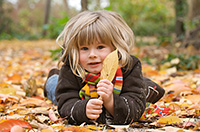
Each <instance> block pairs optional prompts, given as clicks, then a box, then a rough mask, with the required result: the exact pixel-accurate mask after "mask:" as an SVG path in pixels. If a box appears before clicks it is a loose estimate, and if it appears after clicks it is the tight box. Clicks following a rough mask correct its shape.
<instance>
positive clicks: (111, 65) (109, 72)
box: [101, 49, 119, 81]
mask: <svg viewBox="0 0 200 132" xmlns="http://www.w3.org/2000/svg"><path fill="white" fill-rule="evenodd" d="M118 63H119V60H118V50H117V49H116V50H115V51H113V52H111V53H110V54H109V55H107V56H106V58H105V59H104V62H103V68H102V71H101V79H108V80H109V81H112V80H113V78H114V76H115V74H116V71H117V67H118Z"/></svg>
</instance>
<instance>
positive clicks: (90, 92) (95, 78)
mask: <svg viewBox="0 0 200 132" xmlns="http://www.w3.org/2000/svg"><path fill="white" fill-rule="evenodd" d="M99 81H100V74H97V75H95V74H90V73H88V74H87V75H86V78H85V82H86V83H87V84H86V85H85V86H84V87H83V88H82V89H81V90H80V91H79V96H80V98H81V99H82V100H84V99H89V98H98V94H97V88H96V85H97V83H98V82H99ZM112 83H113V85H114V88H113V93H116V94H120V93H121V89H122V84H123V75H122V71H121V68H120V67H118V69H117V72H116V74H115V77H114V79H113V81H112Z"/></svg>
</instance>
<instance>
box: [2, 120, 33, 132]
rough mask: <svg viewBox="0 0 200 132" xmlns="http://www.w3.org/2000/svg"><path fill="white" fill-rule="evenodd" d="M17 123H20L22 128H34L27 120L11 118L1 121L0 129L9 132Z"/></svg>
mask: <svg viewBox="0 0 200 132" xmlns="http://www.w3.org/2000/svg"><path fill="white" fill-rule="evenodd" d="M16 125H18V126H20V127H22V128H28V129H32V127H31V125H30V124H29V123H28V122H26V121H22V120H16V119H9V120H5V121H3V122H1V123H0V131H1V132H9V131H10V130H11V128H12V127H13V126H16Z"/></svg>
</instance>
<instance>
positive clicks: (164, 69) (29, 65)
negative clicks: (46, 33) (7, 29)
mask: <svg viewBox="0 0 200 132" xmlns="http://www.w3.org/2000/svg"><path fill="white" fill-rule="evenodd" d="M58 48H59V46H58V45H57V44H56V42H55V40H38V41H19V40H12V41H6V40H4V41H0V131H3V130H5V131H10V130H11V129H12V131H15V130H18V132H23V131H29V132H32V131H42V132H53V131H60V132H62V131H77V132H80V131H88V132H90V131H103V132H107V131H109V132H111V131H117V132H122V131H131V132H143V131H144V132H145V131H148V132H152V131H156V132H158V131H170V132H187V131H200V66H199V68H197V69H194V70H185V71H178V70H177V68H176V67H169V65H172V63H178V62H177V61H180V60H179V59H174V60H173V61H171V63H170V64H169V63H165V64H162V65H161V64H159V65H158V62H159V61H160V60H161V59H162V58H163V57H165V56H166V55H167V54H169V50H168V49H166V48H158V47H156V46H155V45H154V46H144V47H141V48H135V49H134V50H133V54H134V55H136V56H137V57H138V58H142V57H146V56H149V57H151V58H152V59H151V62H153V64H154V65H149V64H147V63H146V62H142V63H143V65H142V68H143V73H144V76H146V77H149V78H151V79H152V80H154V81H155V82H157V83H158V84H159V85H161V86H162V87H163V88H164V89H165V91H166V93H165V95H164V97H163V98H162V99H161V100H160V101H159V102H157V103H156V104H151V105H150V106H148V107H147V110H146V113H145V116H143V118H141V120H140V121H139V122H134V123H131V124H129V125H121V126H116V125H114V126H107V125H104V124H102V125H100V124H98V125H97V124H96V125H95V124H94V125H86V124H82V125H81V126H70V125H68V124H67V121H66V120H64V119H61V118H60V117H59V115H58V112H57V110H56V106H55V105H53V104H52V103H51V101H49V100H48V99H46V98H45V97H44V95H43V85H44V82H45V80H46V77H47V75H48V72H49V70H50V69H51V68H52V67H55V66H56V64H57V61H53V60H52V57H51V55H52V54H51V52H50V50H56V49H58ZM190 52H193V50H191V49H190ZM158 106H159V108H160V110H161V112H162V113H165V115H164V116H163V115H160V114H159V113H156V112H154V113H151V112H150V110H153V109H155V107H158ZM162 110H163V111H162ZM20 130H21V131H20Z"/></svg>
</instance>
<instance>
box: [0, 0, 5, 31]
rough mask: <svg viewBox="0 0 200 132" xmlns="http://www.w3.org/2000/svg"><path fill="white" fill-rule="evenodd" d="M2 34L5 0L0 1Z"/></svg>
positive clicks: (0, 29)
mask: <svg viewBox="0 0 200 132" xmlns="http://www.w3.org/2000/svg"><path fill="white" fill-rule="evenodd" d="M0 14H1V15H0V34H1V32H2V31H3V26H2V25H3V15H4V12H3V0H0Z"/></svg>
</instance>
